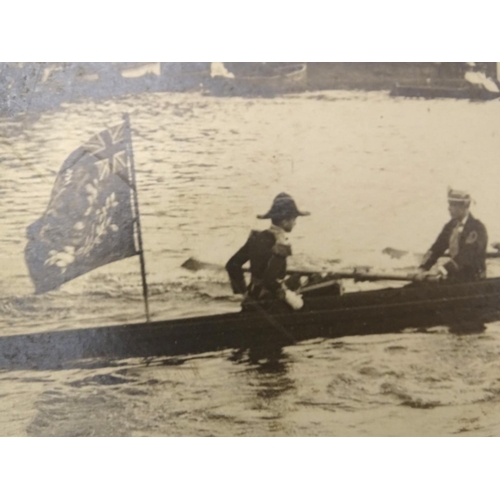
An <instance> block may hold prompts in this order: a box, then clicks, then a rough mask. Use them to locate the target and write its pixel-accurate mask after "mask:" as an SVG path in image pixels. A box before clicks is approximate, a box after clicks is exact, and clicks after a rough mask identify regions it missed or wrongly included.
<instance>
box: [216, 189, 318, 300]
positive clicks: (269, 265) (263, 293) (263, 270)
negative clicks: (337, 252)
mask: <svg viewBox="0 0 500 500" xmlns="http://www.w3.org/2000/svg"><path fill="white" fill-rule="evenodd" d="M305 215H309V212H302V211H300V210H299V209H298V208H297V205H296V203H295V201H294V200H293V198H292V197H291V196H290V195H288V194H286V193H280V194H279V195H278V196H276V198H275V199H274V201H273V204H272V207H271V208H270V210H269V211H268V212H267V213H266V214H264V215H259V216H257V218H258V219H271V227H270V228H269V229H267V230H265V231H251V233H250V236H249V238H248V240H247V242H246V243H245V244H244V245H243V247H241V248H240V249H239V250H238V251H237V252H236V253H235V254H234V255H233V257H231V259H229V261H228V263H227V264H226V270H227V272H228V274H229V278H230V280H231V286H232V289H233V292H234V293H241V294H245V299H244V301H243V305H244V308H245V305H249V304H252V303H262V304H264V303H265V304H273V307H274V308H275V309H276V305H277V304H276V303H277V302H278V308H279V303H280V304H281V305H282V306H283V305H287V306H286V307H287V308H288V309H290V308H291V309H300V308H301V307H302V305H303V302H302V298H301V297H300V295H298V294H296V293H294V292H292V291H291V290H289V289H288V288H287V287H286V285H285V284H284V282H283V280H284V278H285V276H286V260H287V257H289V256H290V255H292V249H291V246H290V243H289V242H288V238H287V234H288V233H290V232H291V231H292V229H293V228H294V226H295V223H296V220H297V217H299V216H305ZM248 261H250V273H251V281H250V285H249V286H248V287H247V285H246V282H245V278H244V275H243V270H242V267H243V265H244V264H246V263H247V262H248ZM286 307H285V309H286Z"/></svg>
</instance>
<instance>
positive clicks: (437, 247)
mask: <svg viewBox="0 0 500 500" xmlns="http://www.w3.org/2000/svg"><path fill="white" fill-rule="evenodd" d="M449 245H450V228H449V223H448V224H446V225H445V226H444V227H443V229H442V231H441V233H440V234H439V236H438V237H437V239H436V241H435V242H434V244H433V245H432V246H431V248H430V249H429V251H428V252H427V253H426V254H425V255H424V258H423V259H422V263H421V264H420V268H421V269H423V270H424V271H428V270H429V269H430V268H431V267H432V266H433V265H434V264H435V263H436V262H437V261H438V259H439V258H440V257H442V256H443V255H444V253H445V252H446V250H448V247H449Z"/></svg>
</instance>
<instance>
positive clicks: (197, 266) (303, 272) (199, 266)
mask: <svg viewBox="0 0 500 500" xmlns="http://www.w3.org/2000/svg"><path fill="white" fill-rule="evenodd" d="M181 267H183V268H184V269H188V270H189V271H201V270H205V269H207V270H212V271H224V269H225V268H224V266H222V265H220V264H213V263H210V262H201V261H199V260H197V259H194V258H193V257H190V258H189V259H188V260H186V262H184V263H183V264H182V265H181ZM242 270H243V272H244V273H249V272H250V269H249V268H248V267H244V268H243V269H242ZM326 272H327V271H326V270H317V271H310V270H308V269H288V270H287V274H298V275H299V276H313V275H318V274H322V273H326Z"/></svg>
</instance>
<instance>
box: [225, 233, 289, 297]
mask: <svg viewBox="0 0 500 500" xmlns="http://www.w3.org/2000/svg"><path fill="white" fill-rule="evenodd" d="M290 255H292V250H291V247H290V245H287V244H283V243H278V242H277V241H276V236H275V235H274V234H273V233H272V231H269V230H266V231H252V232H251V233H250V236H249V237H248V240H247V242H246V243H245V244H244V245H243V246H242V247H241V248H240V249H239V250H238V251H237V252H236V253H235V254H234V255H233V256H232V257H231V258H230V259H229V261H228V263H227V264H226V270H227V272H228V274H229V278H230V280H231V286H232V289H233V292H234V293H242V294H244V293H246V292H247V291H248V293H249V295H250V296H251V297H252V298H253V299H256V300H258V299H260V298H272V297H275V298H276V297H277V296H278V294H279V292H280V290H281V289H282V286H281V281H282V280H283V279H284V278H285V275H286V259H287V257H288V256H290ZM248 261H250V272H251V276H252V277H251V282H250V285H249V287H248V290H247V286H246V283H245V278H244V274H243V270H242V267H243V266H244V265H245V264H246V263H247V262H248Z"/></svg>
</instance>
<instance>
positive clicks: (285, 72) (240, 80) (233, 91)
mask: <svg viewBox="0 0 500 500" xmlns="http://www.w3.org/2000/svg"><path fill="white" fill-rule="evenodd" d="M306 86H307V64H306V63H300V64H279V65H272V64H267V65H263V64H261V65H257V66H250V67H248V68H247V67H243V68H241V69H239V70H238V67H237V69H236V70H234V74H233V78H227V77H224V76H215V77H213V78H211V79H210V81H209V82H207V90H208V92H209V93H210V94H211V95H217V96H247V95H256V96H272V95H277V94H283V93H287V92H299V91H303V90H305V89H306Z"/></svg>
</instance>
